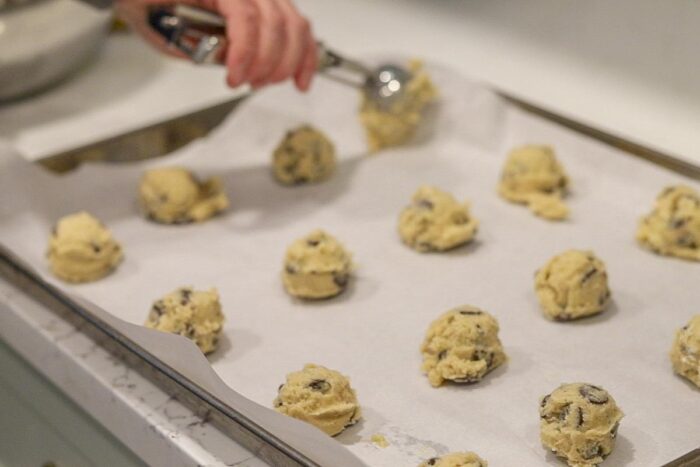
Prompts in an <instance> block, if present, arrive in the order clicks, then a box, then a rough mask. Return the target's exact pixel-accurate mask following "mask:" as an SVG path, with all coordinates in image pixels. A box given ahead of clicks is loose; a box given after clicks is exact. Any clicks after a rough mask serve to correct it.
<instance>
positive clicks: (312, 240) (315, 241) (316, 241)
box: [306, 239, 321, 246]
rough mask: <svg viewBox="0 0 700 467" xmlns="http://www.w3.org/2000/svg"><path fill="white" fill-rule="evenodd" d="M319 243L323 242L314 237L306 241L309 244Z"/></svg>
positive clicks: (316, 244) (315, 244)
mask: <svg viewBox="0 0 700 467" xmlns="http://www.w3.org/2000/svg"><path fill="white" fill-rule="evenodd" d="M319 243H321V242H320V241H319V240H314V239H309V240H307V241H306V244H307V245H309V246H318V244H319Z"/></svg>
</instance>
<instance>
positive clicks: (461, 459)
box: [418, 452, 489, 467]
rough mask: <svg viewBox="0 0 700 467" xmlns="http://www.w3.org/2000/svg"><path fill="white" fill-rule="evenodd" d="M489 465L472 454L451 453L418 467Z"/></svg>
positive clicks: (475, 466) (486, 466) (485, 466)
mask: <svg viewBox="0 0 700 467" xmlns="http://www.w3.org/2000/svg"><path fill="white" fill-rule="evenodd" d="M488 465H489V463H488V462H486V461H485V460H484V459H482V458H481V457H479V456H477V455H476V454H474V453H473V452H453V453H450V454H445V455H444V456H440V457H433V458H432V459H428V460H427V461H425V462H422V463H421V464H419V465H418V467H488Z"/></svg>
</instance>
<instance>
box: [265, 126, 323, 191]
mask: <svg viewBox="0 0 700 467" xmlns="http://www.w3.org/2000/svg"><path fill="white" fill-rule="evenodd" d="M334 170H335V147H334V146H333V143H331V141H330V140H329V139H328V137H327V136H326V135H325V134H323V133H322V132H321V131H320V130H317V129H316V128H313V127H311V126H309V125H304V126H301V127H299V128H296V129H294V130H291V131H289V132H287V134H286V135H285V136H284V138H283V139H282V141H281V142H280V143H279V145H278V146H277V148H276V149H275V152H274V153H273V155H272V173H273V175H274V176H275V179H276V180H277V181H278V182H280V183H282V184H284V185H299V184H303V183H313V182H320V181H322V180H325V179H326V178H328V177H330V176H331V174H332V173H333V171H334Z"/></svg>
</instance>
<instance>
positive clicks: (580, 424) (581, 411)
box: [576, 407, 583, 427]
mask: <svg viewBox="0 0 700 467" xmlns="http://www.w3.org/2000/svg"><path fill="white" fill-rule="evenodd" d="M576 426H577V427H581V426H583V409H582V408H581V407H579V408H578V424H577V425H576Z"/></svg>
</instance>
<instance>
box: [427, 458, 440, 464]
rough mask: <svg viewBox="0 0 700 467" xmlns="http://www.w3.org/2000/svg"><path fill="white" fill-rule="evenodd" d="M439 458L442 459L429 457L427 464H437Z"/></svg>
mask: <svg viewBox="0 0 700 467" xmlns="http://www.w3.org/2000/svg"><path fill="white" fill-rule="evenodd" d="M439 460H440V458H439V457H432V458H430V459H428V462H427V464H428V465H435V464H437V461H439Z"/></svg>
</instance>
